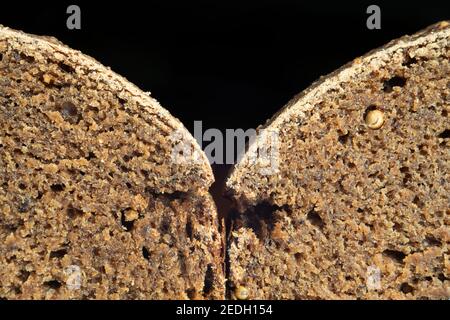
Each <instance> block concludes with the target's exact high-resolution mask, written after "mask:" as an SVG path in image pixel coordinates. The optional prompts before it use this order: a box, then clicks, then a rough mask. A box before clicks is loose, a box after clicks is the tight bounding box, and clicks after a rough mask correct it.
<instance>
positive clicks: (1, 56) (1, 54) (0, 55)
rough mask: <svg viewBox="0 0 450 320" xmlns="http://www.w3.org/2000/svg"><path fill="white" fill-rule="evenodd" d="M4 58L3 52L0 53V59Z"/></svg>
mask: <svg viewBox="0 0 450 320" xmlns="http://www.w3.org/2000/svg"><path fill="white" fill-rule="evenodd" d="M2 60H3V53H0V61H2Z"/></svg>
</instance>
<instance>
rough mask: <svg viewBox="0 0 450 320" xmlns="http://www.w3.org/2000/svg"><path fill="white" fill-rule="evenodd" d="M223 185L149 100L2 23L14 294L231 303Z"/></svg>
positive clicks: (3, 145) (4, 277) (2, 209)
mask: <svg viewBox="0 0 450 320" xmlns="http://www.w3.org/2000/svg"><path fill="white" fill-rule="evenodd" d="M180 145H181V146H180ZM212 182H213V175H212V171H211V168H210V166H209V163H208V160H207V159H206V156H205V155H204V154H203V152H202V150H201V149H200V147H199V146H198V145H197V143H196V142H195V140H194V139H193V137H191V135H190V134H189V133H188V131H187V130H186V129H185V128H184V127H183V126H182V124H181V123H180V122H179V121H178V120H177V119H175V118H174V117H172V116H171V115H170V114H169V112H167V111H166V110H165V109H163V108H162V107H161V106H160V105H159V104H158V102H157V101H156V100H154V99H153V98H151V97H149V96H148V94H146V93H144V92H142V91H141V90H139V89H138V88H137V87H135V86H134V85H132V84H130V83H129V82H128V81H126V80H125V79H124V78H122V77H120V76H118V75H117V74H115V73H114V72H112V71H111V70H110V69H109V68H106V67H104V66H102V65H101V64H100V63H98V62H97V61H95V60H94V59H92V58H90V57H87V56H85V55H83V54H81V53H80V52H78V51H75V50H72V49H69V48H68V47H66V46H64V45H62V44H61V43H60V42H58V41H56V40H55V39H53V38H48V37H38V36H31V35H27V34H24V33H22V32H18V31H14V30H11V29H8V28H5V27H1V26H0V298H6V299H205V298H208V299H209V298H223V296H224V275H223V270H222V269H223V267H222V266H223V252H222V251H223V250H222V248H223V240H222V235H221V234H222V230H221V223H219V221H218V217H217V213H216V209H215V205H214V203H213V201H212V199H211V197H210V195H209V194H208V187H209V186H210V185H211V183H212Z"/></svg>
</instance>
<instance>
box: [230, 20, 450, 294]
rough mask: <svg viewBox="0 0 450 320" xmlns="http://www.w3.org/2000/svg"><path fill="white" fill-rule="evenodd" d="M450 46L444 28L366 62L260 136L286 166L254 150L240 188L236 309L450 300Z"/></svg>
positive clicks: (312, 92) (234, 260) (291, 108)
mask: <svg viewBox="0 0 450 320" xmlns="http://www.w3.org/2000/svg"><path fill="white" fill-rule="evenodd" d="M449 38H450V27H449V24H448V23H447V22H442V23H439V24H437V25H434V26H432V27H430V28H428V29H426V30H424V31H422V32H419V33H418V34H416V35H413V36H406V37H403V38H401V39H399V40H396V41H393V42H391V43H389V44H388V45H386V46H385V47H383V48H380V49H378V50H375V51H373V52H371V53H369V54H367V55H365V56H363V57H361V58H357V59H355V60H354V61H353V62H352V63H350V64H347V65H346V66H344V67H343V68H341V69H339V70H338V71H336V72H334V73H332V74H331V75H329V76H327V77H324V78H321V79H320V80H319V81H318V82H317V83H315V84H313V85H312V86H311V87H310V88H308V89H306V90H305V91H304V92H303V93H302V94H300V95H299V96H297V97H296V98H294V99H293V100H292V101H291V102H290V103H289V104H288V105H287V106H286V107H285V108H283V109H282V110H281V111H280V112H279V113H278V114H277V115H276V116H275V117H274V118H272V119H271V120H270V121H269V122H268V123H267V124H266V125H265V126H263V127H261V128H260V130H259V132H260V134H264V133H269V132H276V133H277V134H278V139H279V140H278V141H279V144H278V149H276V150H277V152H278V153H276V152H275V154H277V155H278V158H277V159H278V160H279V162H278V166H277V167H276V166H275V168H276V170H275V171H273V172H270V171H267V170H263V169H267V168H265V167H264V166H265V165H266V164H267V161H266V162H264V161H257V162H252V161H249V159H251V155H252V154H255V152H256V149H257V146H258V145H257V144H256V143H253V144H250V147H249V149H248V151H247V152H246V154H245V155H244V157H243V158H242V160H241V161H240V162H239V163H238V164H237V165H236V167H235V168H234V171H233V172H232V173H231V175H230V177H229V180H228V181H227V187H228V189H229V192H230V193H231V194H232V195H233V196H234V198H235V199H236V201H237V203H238V205H239V207H240V208H241V210H242V211H244V212H243V213H242V214H241V215H240V216H239V218H238V221H237V222H236V223H235V224H234V227H233V230H232V233H231V236H230V244H229V249H228V250H229V252H228V254H229V258H230V261H229V264H230V275H229V280H230V287H231V289H232V291H231V297H232V298H246V297H248V298H250V299H407V298H414V299H415V298H418V299H441V298H448V297H450V288H449V286H450V252H449V248H448V244H449V241H450V209H449V204H450V198H449V197H450V152H449V144H450V142H449V138H450V120H449V112H450V64H449V57H450V41H449Z"/></svg>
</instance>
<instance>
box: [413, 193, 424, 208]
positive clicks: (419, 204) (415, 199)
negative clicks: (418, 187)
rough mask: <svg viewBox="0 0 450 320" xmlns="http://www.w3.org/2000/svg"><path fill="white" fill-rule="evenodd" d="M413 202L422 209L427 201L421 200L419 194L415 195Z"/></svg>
mask: <svg viewBox="0 0 450 320" xmlns="http://www.w3.org/2000/svg"><path fill="white" fill-rule="evenodd" d="M413 203H414V204H415V205H416V206H417V207H418V208H420V209H422V208H423V207H424V206H425V203H424V202H423V201H422V200H420V198H419V197H418V196H415V197H414V199H413Z"/></svg>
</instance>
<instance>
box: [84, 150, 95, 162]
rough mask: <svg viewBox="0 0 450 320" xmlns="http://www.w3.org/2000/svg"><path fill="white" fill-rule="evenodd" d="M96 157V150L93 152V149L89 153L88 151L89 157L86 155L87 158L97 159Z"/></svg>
mask: <svg viewBox="0 0 450 320" xmlns="http://www.w3.org/2000/svg"><path fill="white" fill-rule="evenodd" d="M95 158H97V157H96V156H95V153H94V152H92V151H89V153H88V155H87V157H86V160H88V161H89V160H92V159H95Z"/></svg>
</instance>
